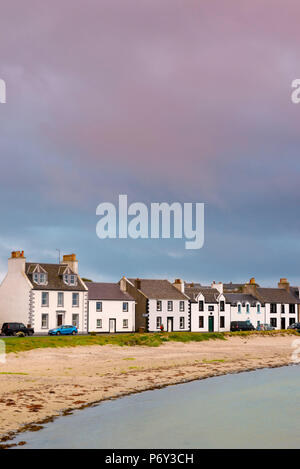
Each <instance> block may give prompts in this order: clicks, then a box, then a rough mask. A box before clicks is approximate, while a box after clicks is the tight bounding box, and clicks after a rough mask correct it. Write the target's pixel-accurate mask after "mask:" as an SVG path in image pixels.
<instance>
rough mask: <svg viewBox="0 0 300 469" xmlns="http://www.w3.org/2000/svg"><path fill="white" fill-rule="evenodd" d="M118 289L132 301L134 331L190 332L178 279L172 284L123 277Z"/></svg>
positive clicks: (186, 303)
mask: <svg viewBox="0 0 300 469" xmlns="http://www.w3.org/2000/svg"><path fill="white" fill-rule="evenodd" d="M120 286H121V289H122V291H125V292H127V293H128V294H129V295H131V296H132V297H133V298H134V299H135V301H136V310H135V311H136V312H135V328H136V330H140V331H146V332H159V331H160V330H161V327H163V329H164V330H165V331H169V332H172V331H189V330H190V310H189V298H188V297H187V296H186V295H185V294H184V293H183V289H184V285H183V282H181V281H180V280H177V281H175V283H174V284H172V283H171V282H169V280H160V279H140V278H135V279H134V278H129V279H128V278H126V277H123V278H122V279H121V281H120Z"/></svg>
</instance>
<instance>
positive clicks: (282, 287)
mask: <svg viewBox="0 0 300 469" xmlns="http://www.w3.org/2000/svg"><path fill="white" fill-rule="evenodd" d="M243 291H244V292H246V293H250V294H251V295H252V296H254V297H255V298H256V299H257V300H258V301H259V302H260V303H261V305H262V306H264V312H265V317H264V322H265V323H266V324H271V326H273V327H275V329H286V328H287V327H288V326H290V325H291V324H293V323H295V322H298V308H299V304H300V299H299V298H297V296H296V295H295V293H294V291H292V290H291V288H290V284H289V282H288V281H287V280H286V278H281V279H280V282H279V283H278V288H261V287H260V286H259V285H257V284H256V282H255V279H254V278H251V279H250V282H249V283H247V284H245V285H244V287H243Z"/></svg>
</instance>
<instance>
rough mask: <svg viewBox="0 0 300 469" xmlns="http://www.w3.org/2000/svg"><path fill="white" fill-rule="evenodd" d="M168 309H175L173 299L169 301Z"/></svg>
mask: <svg viewBox="0 0 300 469" xmlns="http://www.w3.org/2000/svg"><path fill="white" fill-rule="evenodd" d="M168 311H173V301H168Z"/></svg>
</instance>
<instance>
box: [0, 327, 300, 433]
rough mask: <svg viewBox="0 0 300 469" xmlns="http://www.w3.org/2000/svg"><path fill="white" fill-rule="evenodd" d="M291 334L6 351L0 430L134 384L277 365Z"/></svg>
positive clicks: (135, 388)
mask: <svg viewBox="0 0 300 469" xmlns="http://www.w3.org/2000/svg"><path fill="white" fill-rule="evenodd" d="M295 339H296V337H295V336H288V335H284V336H278V335H277V336H259V337H258V336H249V337H246V338H245V337H230V338H228V339H227V340H226V341H224V340H210V341H205V342H189V343H180V342H168V343H166V344H164V345H162V346H160V347H154V348H153V347H142V346H135V347H119V346H113V345H105V346H84V347H74V348H57V349H50V348H49V349H36V350H31V351H29V352H22V353H18V354H17V355H15V354H13V353H11V354H9V355H8V356H7V362H6V364H0V415H1V419H0V436H1V437H3V436H4V435H7V434H8V433H9V432H15V431H18V430H20V429H22V428H24V426H26V425H28V424H37V423H40V422H41V421H42V420H44V419H47V418H49V417H55V416H58V415H61V414H62V413H63V412H65V411H68V410H70V409H76V408H81V407H84V406H86V405H89V404H92V403H94V402H100V401H102V400H106V399H110V398H116V397H120V396H123V395H126V394H130V393H134V392H140V391H144V390H148V389H154V388H159V387H163V386H167V385H169V384H176V383H182V382H187V381H192V380H196V379H204V378H208V377H212V376H217V375H223V374H227V373H236V372H241V371H246V370H254V369H258V368H265V367H278V366H284V365H287V364H290V363H291V360H292V357H291V355H292V352H293V351H294V349H293V347H292V343H293V341H294V340H295ZM5 373H12V374H5ZM18 373H19V374H18ZM22 373H23V374H22Z"/></svg>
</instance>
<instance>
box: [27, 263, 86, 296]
mask: <svg viewBox="0 0 300 469" xmlns="http://www.w3.org/2000/svg"><path fill="white" fill-rule="evenodd" d="M37 265H40V266H41V267H42V269H43V270H44V271H45V272H46V273H47V274H48V283H47V284H46V285H37V284H36V283H35V282H34V281H33V278H32V274H33V271H34V269H35V267H36V266H37ZM67 267H68V265H67V264H40V263H38V262H26V264H25V273H26V275H27V277H28V279H29V281H30V282H31V283H32V286H33V289H34V290H58V291H85V290H86V289H85V287H84V284H83V282H82V281H81V280H80V277H79V276H78V275H77V274H75V272H73V271H72V270H71V269H70V270H71V272H72V274H74V275H77V284H76V285H66V284H65V282H64V280H63V271H64V270H65V269H66V268H67Z"/></svg>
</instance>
